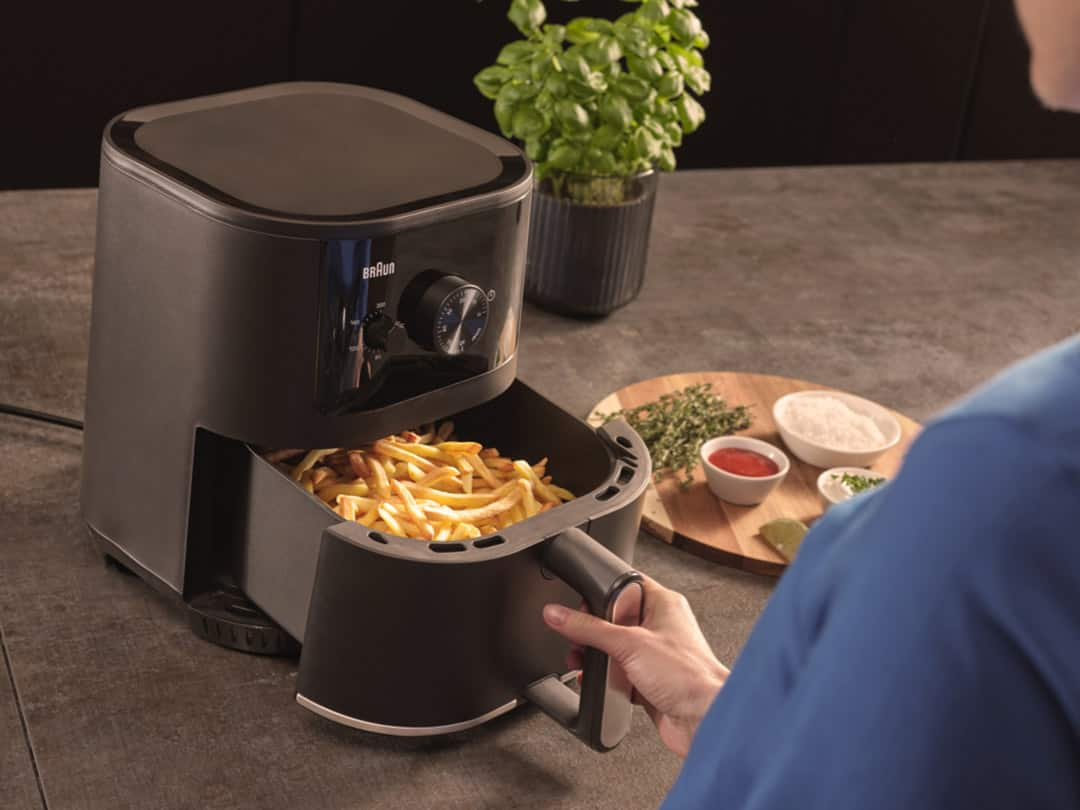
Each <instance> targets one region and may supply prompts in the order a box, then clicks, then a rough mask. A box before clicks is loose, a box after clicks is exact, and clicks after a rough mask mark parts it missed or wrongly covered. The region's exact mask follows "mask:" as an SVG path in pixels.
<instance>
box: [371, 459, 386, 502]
mask: <svg viewBox="0 0 1080 810" xmlns="http://www.w3.org/2000/svg"><path fill="white" fill-rule="evenodd" d="M371 478H372V480H373V481H374V482H375V492H376V493H378V495H379V497H380V498H389V497H390V479H389V477H388V476H387V475H386V468H385V467H383V465H382V464H380V463H379V462H378V461H376V462H375V463H374V464H372V465H371Z"/></svg>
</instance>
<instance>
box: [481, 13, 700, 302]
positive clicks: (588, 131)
mask: <svg viewBox="0 0 1080 810" xmlns="http://www.w3.org/2000/svg"><path fill="white" fill-rule="evenodd" d="M624 1H626V0H624ZM628 1H629V2H631V3H635V4H636V5H637V7H636V8H635V9H633V10H632V11H630V12H629V13H627V14H623V15H622V16H621V17H619V18H618V19H616V20H614V21H611V20H605V19H597V18H592V17H578V18H576V19H573V20H570V22H569V23H567V24H566V25H554V24H550V23H547V9H546V8H545V6H544V3H543V1H542V0H512V2H511V4H510V11H509V14H508V15H507V16H508V17H509V19H510V21H511V22H513V24H514V25H515V26H517V29H518V30H519V31H520V32H521V34H522V36H523V39H519V40H516V41H514V42H511V43H509V44H508V45H506V46H505V47H504V48H503V49H502V50H501V51H500V52H499V55H498V58H497V59H496V64H494V65H492V66H491V67H487V68H484V69H483V70H481V71H480V72H479V73H478V74H476V77H475V79H474V82H475V84H476V87H477V88H478V89H479V90H480V92H481V93H483V94H484V95H485V96H486V97H487V98H489V99H492V100H493V101H494V102H495V119H496V121H497V122H498V125H499V129H500V130H501V131H502V133H503V135H505V136H506V137H508V138H513V139H515V140H517V141H519V142H520V143H521V144H523V145H524V148H525V154H526V155H527V156H528V157H529V159H530V160H532V161H533V162H534V164H535V175H536V193H535V194H534V195H533V209H532V211H533V213H532V226H531V229H530V237H529V255H528V272H527V274H526V280H525V292H526V295H527V296H528V298H529V299H530V300H532V301H533V302H534V303H536V304H538V305H540V306H543V307H545V308H547V309H551V310H555V311H558V312H563V313H567V314H576V315H603V314H606V313H608V312H611V311H612V310H614V309H616V308H618V307H620V306H623V305H624V304H627V303H629V302H630V301H632V300H633V299H634V298H635V297H636V296H637V294H638V293H639V292H640V290H641V285H642V282H643V281H644V277H645V260H646V255H647V253H648V244H649V230H650V226H651V222H652V211H653V203H654V202H655V199H656V187H657V174H656V172H657V170H661V171H671V170H672V169H674V168H675V149H676V148H677V147H678V146H679V145H680V144H681V143H682V139H683V136H684V135H686V134H689V133H691V132H693V131H694V130H696V129H697V128H698V127H699V126H701V123H702V121H704V119H705V111H704V109H703V108H702V106H701V104H699V103H698V101H697V100H696V99H695V98H694V95H698V96H700V95H702V94H703V93H706V92H708V90H709V85H710V77H709V74H708V72H707V71H706V70H705V67H704V60H703V58H702V53H701V52H702V51H703V50H704V49H705V48H707V47H708V45H709V37H708V34H706V33H705V31H704V29H703V28H702V25H701V20H699V19H698V17H697V16H696V15H695V14H694V13H693V12H692V11H690V8H692V7H694V6H696V5H697V2H696V0H628Z"/></svg>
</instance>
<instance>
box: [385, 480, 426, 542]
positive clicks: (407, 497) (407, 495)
mask: <svg viewBox="0 0 1080 810" xmlns="http://www.w3.org/2000/svg"><path fill="white" fill-rule="evenodd" d="M390 485H391V486H392V487H393V489H394V492H396V493H397V494H398V497H400V498H401V502H402V504H403V505H404V506H405V513H406V514H407V515H408V516H409V517H410V518H412V521H413V523H415V524H416V526H417V528H418V529H420V532H421V534H424V535H430V536H428V537H427V539H428V540H430V539H431V538H432V537H434V536H435V532H434V531H433V530H432V527H431V524H430V523H428V520H427V518H426V517H425V516H424V512H423V511H422V510H421V509H420V507H419V506H417V504H416V499H415V498H414V497H413V494H412V493H411V492H409V490H408V488H407V487H406V486H404V485H403V484H402V483H401V482H400V481H392V482H391V483H390Z"/></svg>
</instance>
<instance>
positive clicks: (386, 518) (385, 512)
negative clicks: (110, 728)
mask: <svg viewBox="0 0 1080 810" xmlns="http://www.w3.org/2000/svg"><path fill="white" fill-rule="evenodd" d="M389 506H390V504H387V503H384V504H380V505H379V517H381V518H382V519H383V523H385V524H386V527H387V528H388V529H389V530H390V531H391V532H393V533H394V534H396V535H399V536H401V537H404V536H405V529H403V528H402V526H401V524H400V523H398V519H397V518H396V517H394V516H393V515H392V514H390V510H389V508H388V507H389Z"/></svg>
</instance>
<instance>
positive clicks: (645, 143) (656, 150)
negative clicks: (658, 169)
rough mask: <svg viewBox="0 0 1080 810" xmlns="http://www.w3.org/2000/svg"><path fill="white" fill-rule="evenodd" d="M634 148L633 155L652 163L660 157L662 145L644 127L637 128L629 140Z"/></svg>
mask: <svg viewBox="0 0 1080 810" xmlns="http://www.w3.org/2000/svg"><path fill="white" fill-rule="evenodd" d="M630 140H631V143H632V144H633V146H634V154H635V156H636V157H638V158H644V159H646V160H649V161H652V160H655V159H656V158H658V157H660V151H661V150H662V149H663V148H664V144H663V143H661V141H660V139H659V138H657V137H656V136H655V135H653V134H652V133H651V132H649V130H647V129H645V127H639V128H638V130H637V132H635V133H634V135H633V137H632V138H631V139H630Z"/></svg>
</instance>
